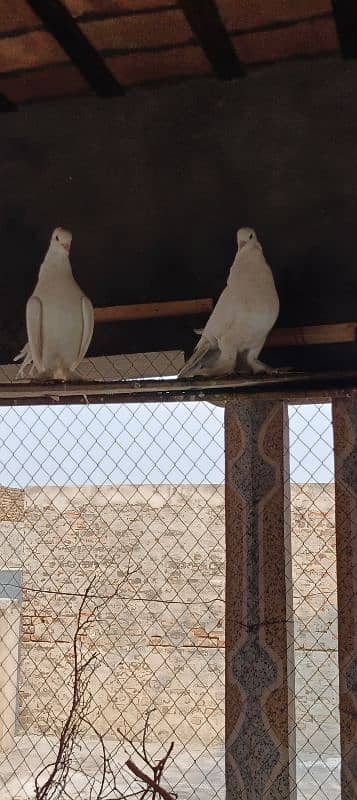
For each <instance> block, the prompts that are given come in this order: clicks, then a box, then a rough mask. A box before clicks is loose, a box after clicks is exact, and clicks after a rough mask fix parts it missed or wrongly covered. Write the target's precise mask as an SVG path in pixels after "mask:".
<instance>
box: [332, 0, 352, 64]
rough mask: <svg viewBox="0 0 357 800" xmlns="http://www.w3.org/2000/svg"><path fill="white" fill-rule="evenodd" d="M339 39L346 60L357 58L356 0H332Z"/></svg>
mask: <svg viewBox="0 0 357 800" xmlns="http://www.w3.org/2000/svg"><path fill="white" fill-rule="evenodd" d="M332 7H333V12H334V15H335V21H336V28H337V34H338V38H339V40H340V45H341V50H342V54H343V56H344V58H357V3H356V0H332Z"/></svg>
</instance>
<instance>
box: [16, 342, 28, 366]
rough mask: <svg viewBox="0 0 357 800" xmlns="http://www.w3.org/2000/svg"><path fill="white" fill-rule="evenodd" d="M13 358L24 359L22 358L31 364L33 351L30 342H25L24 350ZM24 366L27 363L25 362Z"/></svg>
mask: <svg viewBox="0 0 357 800" xmlns="http://www.w3.org/2000/svg"><path fill="white" fill-rule="evenodd" d="M13 360H14V361H22V360H24V362H26V364H30V363H31V361H32V356H31V353H30V348H29V343H28V342H26V344H24V346H23V348H22V350H20V352H19V353H18V354H17V356H15V358H14V359H13ZM22 366H23V367H24V366H25V363H23V365H22Z"/></svg>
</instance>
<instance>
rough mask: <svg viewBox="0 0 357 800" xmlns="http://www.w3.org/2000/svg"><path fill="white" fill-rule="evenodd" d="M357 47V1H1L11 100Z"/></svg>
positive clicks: (102, 89)
mask: <svg viewBox="0 0 357 800" xmlns="http://www.w3.org/2000/svg"><path fill="white" fill-rule="evenodd" d="M336 53H342V54H343V55H347V56H351V55H352V56H353V55H356V54H357V8H356V4H355V2H354V0H334V2H333V0H240V2H238V0H216V2H214V0H200V2H199V0H181V2H174V0H11V2H9V0H0V92H1V94H2V104H1V105H2V109H3V110H5V111H6V110H10V109H11V108H13V107H14V106H16V105H18V104H22V103H27V102H32V101H38V100H41V99H45V98H46V99H47V98H50V97H59V96H68V95H79V94H86V93H90V92H94V93H96V94H97V95H101V96H113V95H117V94H121V93H123V92H125V91H126V90H127V89H128V87H131V86H133V85H138V84H143V83H150V82H156V81H169V80H177V79H182V78H188V77H198V76H209V75H215V76H216V77H220V78H226V79H227V78H228V79H229V78H233V77H240V76H244V74H246V73H247V71H249V70H251V69H253V68H254V67H257V66H258V65H264V64H269V63H272V62H276V61H283V60H289V59H294V58H301V57H304V58H306V57H309V58H320V57H324V56H326V55H331V54H336Z"/></svg>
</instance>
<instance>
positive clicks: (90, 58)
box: [27, 0, 124, 97]
mask: <svg viewBox="0 0 357 800" xmlns="http://www.w3.org/2000/svg"><path fill="white" fill-rule="evenodd" d="M27 3H28V5H30V6H31V8H32V9H33V11H34V12H35V13H36V14H37V16H38V17H39V18H40V19H41V20H42V22H43V24H44V26H45V28H46V29H47V30H48V31H49V33H51V35H52V36H53V37H54V38H55V39H56V40H57V42H58V44H59V45H60V46H61V47H62V49H63V50H64V51H65V52H66V53H67V55H68V56H69V58H70V59H71V61H72V62H73V64H75V65H76V67H77V68H78V69H79V71H80V72H81V74H82V75H83V77H84V78H85V79H86V81H87V83H88V84H89V86H91V88H92V89H93V90H94V91H95V92H96V93H97V94H98V95H100V96H101V97H114V96H116V95H121V94H123V93H124V89H123V87H122V86H121V85H120V83H119V82H118V81H117V80H116V78H115V77H114V75H113V73H112V72H111V71H110V69H109V68H108V67H107V65H106V63H105V61H104V59H103V58H102V56H101V55H100V53H98V51H97V50H96V49H95V47H93V45H92V44H91V43H90V41H89V40H88V39H87V38H86V36H85V35H84V33H82V31H81V29H80V27H79V26H78V25H77V23H76V22H75V20H74V19H73V17H72V15H71V14H70V13H69V11H68V10H67V8H66V7H65V6H64V5H63V3H62V2H61V0H27Z"/></svg>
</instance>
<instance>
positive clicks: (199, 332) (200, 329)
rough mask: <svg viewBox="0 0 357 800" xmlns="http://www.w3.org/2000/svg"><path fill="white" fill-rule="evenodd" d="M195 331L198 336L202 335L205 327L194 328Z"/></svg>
mask: <svg viewBox="0 0 357 800" xmlns="http://www.w3.org/2000/svg"><path fill="white" fill-rule="evenodd" d="M193 330H194V333H197V336H202V334H203V328H194V329H193Z"/></svg>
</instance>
